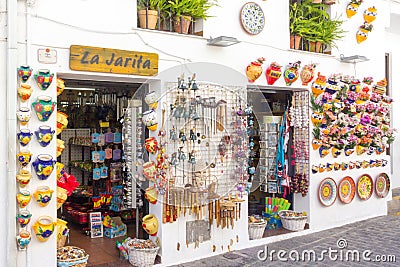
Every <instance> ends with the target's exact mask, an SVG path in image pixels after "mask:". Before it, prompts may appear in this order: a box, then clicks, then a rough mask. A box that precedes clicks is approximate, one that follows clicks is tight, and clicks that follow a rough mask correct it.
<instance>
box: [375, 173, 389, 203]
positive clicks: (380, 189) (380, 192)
mask: <svg viewBox="0 0 400 267" xmlns="http://www.w3.org/2000/svg"><path fill="white" fill-rule="evenodd" d="M389 190H390V179H389V176H388V175H387V174H386V173H381V174H379V175H378V177H376V180H375V193H376V194H377V196H378V197H382V198H384V197H386V196H387V194H388V193H389Z"/></svg>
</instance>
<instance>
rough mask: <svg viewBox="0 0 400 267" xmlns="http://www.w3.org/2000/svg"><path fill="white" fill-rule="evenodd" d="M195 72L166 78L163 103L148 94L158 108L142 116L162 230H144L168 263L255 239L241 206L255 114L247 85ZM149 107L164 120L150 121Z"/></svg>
mask: <svg viewBox="0 0 400 267" xmlns="http://www.w3.org/2000/svg"><path fill="white" fill-rule="evenodd" d="M194 78H195V77H194V76H193V77H191V78H189V79H188V82H186V81H185V79H184V78H183V77H180V78H178V83H171V82H169V83H166V84H165V86H166V88H165V93H164V94H163V96H162V97H161V98H160V99H159V101H157V102H158V103H157V104H155V103H149V99H145V101H146V103H147V104H149V107H152V108H153V109H150V110H149V111H144V112H143V118H142V120H143V123H144V124H145V125H146V126H147V127H148V129H149V130H150V131H149V135H150V137H149V138H147V139H146V140H145V143H144V147H145V148H146V150H147V151H148V152H149V153H148V158H149V160H148V161H147V162H145V163H144V164H143V166H142V170H143V172H142V174H143V176H144V177H146V178H147V180H148V181H149V186H148V188H146V195H145V196H146V199H148V200H149V202H150V203H151V205H150V209H149V210H150V213H151V215H152V220H153V218H154V217H156V220H157V221H159V222H160V223H159V224H158V225H159V228H158V232H157V230H156V231H155V232H154V231H152V232H149V231H147V230H148V229H147V230H146V229H145V230H146V231H147V232H148V233H149V234H150V235H151V238H153V239H155V241H157V242H159V244H160V245H161V251H162V252H161V253H162V257H163V259H164V257H165V260H166V262H168V259H167V258H169V257H175V256H174V255H175V253H179V252H182V251H186V252H188V253H195V251H196V249H197V253H199V255H201V253H205V250H207V251H208V252H209V251H210V250H212V251H214V252H216V251H219V252H226V251H228V250H230V249H231V248H233V246H234V245H235V244H236V243H237V242H239V240H248V234H247V217H246V216H243V214H247V205H246V204H243V205H242V202H244V201H246V200H247V194H246V193H245V188H246V184H247V180H248V172H247V167H248V166H247V159H248V136H247V132H246V127H247V116H248V115H250V114H251V108H249V107H247V106H244V104H243V103H245V101H244V96H245V93H246V91H245V89H244V88H242V87H225V86H221V85H216V84H211V83H203V82H196V81H195V79H194ZM154 93H155V92H150V93H148V94H154ZM157 93H158V92H157ZM246 109H247V110H250V112H247V113H246V112H244V110H246ZM144 110H146V108H144ZM149 113H157V116H158V120H157V122H155V121H154V120H153V122H152V123H151V122H150V120H149V118H148V114H149ZM154 118H155V117H154V116H153V119H154ZM154 125H157V126H156V127H154ZM151 126H153V127H151ZM150 140H151V141H150ZM154 144H155V145H154ZM154 147H156V149H154ZM154 165H155V166H156V168H155V169H154V167H153V166H154ZM149 192H152V193H149ZM149 195H150V198H149ZM151 195H152V196H153V201H150V200H151ZM154 196H155V201H154ZM157 200H158V201H157ZM242 208H243V209H242ZM157 217H158V218H157ZM171 244H174V245H173V246H171ZM206 247H207V248H206Z"/></svg>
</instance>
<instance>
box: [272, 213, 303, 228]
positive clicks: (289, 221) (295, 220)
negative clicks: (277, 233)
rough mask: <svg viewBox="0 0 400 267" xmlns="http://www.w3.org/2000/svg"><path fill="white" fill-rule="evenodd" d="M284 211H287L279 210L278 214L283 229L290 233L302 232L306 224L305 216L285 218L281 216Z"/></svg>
mask: <svg viewBox="0 0 400 267" xmlns="http://www.w3.org/2000/svg"><path fill="white" fill-rule="evenodd" d="M285 211H287V210H281V211H280V212H279V213H278V214H279V217H281V221H282V226H283V228H285V229H288V230H290V231H301V230H304V226H305V225H306V222H307V216H301V217H287V216H283V215H281V214H282V213H283V212H285Z"/></svg>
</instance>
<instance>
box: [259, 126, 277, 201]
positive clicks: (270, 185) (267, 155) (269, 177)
mask: <svg viewBox="0 0 400 267" xmlns="http://www.w3.org/2000/svg"><path fill="white" fill-rule="evenodd" d="M278 129H279V123H275V122H269V123H262V124H260V160H259V165H258V169H259V172H260V182H261V184H260V189H261V190H262V191H264V192H269V193H271V194H275V193H278V184H277V180H276V177H275V168H276V163H275V162H276V151H277V146H278V134H279V133H278Z"/></svg>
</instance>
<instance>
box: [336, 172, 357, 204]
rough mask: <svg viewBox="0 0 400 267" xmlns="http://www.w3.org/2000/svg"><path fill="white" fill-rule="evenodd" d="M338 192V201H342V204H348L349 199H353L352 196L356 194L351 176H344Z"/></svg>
mask: <svg viewBox="0 0 400 267" xmlns="http://www.w3.org/2000/svg"><path fill="white" fill-rule="evenodd" d="M338 194H339V199H340V201H342V202H343V203H344V204H349V203H350V202H351V201H353V198H354V196H355V194H356V183H355V182H354V180H353V178H351V177H350V176H346V177H344V178H343V179H342V180H341V181H340V183H339V187H338Z"/></svg>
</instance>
